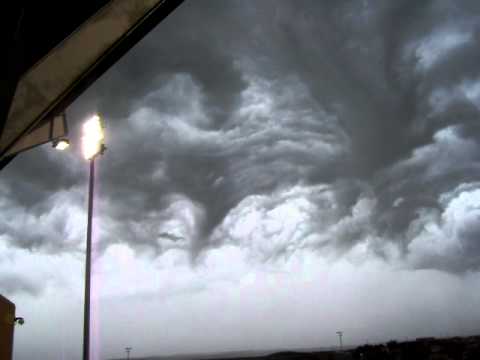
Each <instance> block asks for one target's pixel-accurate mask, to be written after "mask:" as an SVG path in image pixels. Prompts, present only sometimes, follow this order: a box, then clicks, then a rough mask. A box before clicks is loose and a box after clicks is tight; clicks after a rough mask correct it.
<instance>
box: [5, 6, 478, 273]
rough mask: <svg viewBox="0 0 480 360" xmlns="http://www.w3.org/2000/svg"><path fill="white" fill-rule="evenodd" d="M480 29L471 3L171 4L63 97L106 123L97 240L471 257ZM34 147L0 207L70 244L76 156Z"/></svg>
mask: <svg viewBox="0 0 480 360" xmlns="http://www.w3.org/2000/svg"><path fill="white" fill-rule="evenodd" d="M479 34H480V8H479V6H478V4H477V2H475V1H462V2H461V3H460V2H456V1H453V0H452V1H445V2H433V1H422V2H416V1H391V2H384V1H364V2H354V1H321V2H320V1H293V0H292V1H281V2H279V1H262V2H244V1H231V2H222V1H208V2H201V3H200V2H198V3H196V2H192V3H186V4H184V5H182V6H181V7H180V8H179V9H178V10H177V11H176V12H175V13H174V14H173V15H172V16H171V17H169V18H168V19H167V20H166V21H165V22H164V23H162V24H161V25H160V26H159V27H158V28H157V29H156V30H155V31H154V32H153V33H152V34H150V35H149V36H148V38H147V39H145V41H143V42H142V43H141V44H140V45H138V47H137V48H136V49H135V51H134V52H132V53H131V54H129V55H128V56H127V57H126V58H125V59H123V60H122V61H121V63H119V64H118V66H116V67H115V68H114V69H112V70H111V71H110V72H109V73H108V74H106V75H105V77H104V78H103V79H101V80H100V81H99V82H98V83H97V84H96V85H95V86H94V87H93V88H92V89H91V90H90V91H89V92H88V93H86V94H85V95H84V96H83V97H82V99H80V101H79V102H78V103H77V104H75V105H74V106H73V107H72V108H71V109H70V111H69V114H70V117H71V118H72V119H81V118H82V116H84V115H85V114H86V111H85V110H84V109H85V108H86V107H87V106H88V107H89V110H88V111H92V110H98V111H101V112H102V113H103V114H105V116H106V118H107V121H108V125H107V128H108V148H109V149H108V152H107V153H106V154H105V156H104V157H103V158H102V159H101V160H100V161H99V166H98V168H99V178H100V179H101V180H100V184H101V185H100V189H99V190H98V194H100V199H101V201H100V205H99V206H98V210H99V213H100V214H101V219H102V228H101V236H100V238H101V242H102V247H103V248H105V247H107V246H108V245H109V244H112V243H124V242H126V243H129V244H130V245H131V246H133V247H135V248H137V249H143V250H153V251H155V252H156V253H163V252H164V251H166V250H168V249H172V248H178V249H184V250H187V251H189V253H190V254H191V258H192V259H197V258H198V255H199V254H201V253H202V252H203V251H205V250H208V249H210V248H212V247H217V246H220V245H222V244H225V243H234V244H237V245H238V246H241V247H245V248H248V249H249V251H251V255H252V257H253V258H256V259H262V260H265V259H270V258H277V257H279V256H284V255H285V256H288V254H291V253H292V252H294V251H296V250H297V249H303V248H311V249H314V250H316V251H326V252H332V253H334V254H342V253H345V252H347V251H348V250H351V249H362V251H363V252H364V253H365V254H366V255H365V256H368V254H372V255H373V254H374V255H376V256H380V257H382V258H385V259H393V258H395V259H397V258H402V259H403V260H404V261H405V263H406V264H407V265H409V266H413V267H416V268H434V269H441V270H446V271H452V272H464V271H468V270H478V268H479V266H480V247H479V246H478V244H477V243H478V241H477V238H478V237H477V235H478V233H479V231H480V230H478V228H479V221H478V216H479V215H478V206H477V204H478V201H477V200H476V199H477V198H478V192H479V191H480V185H479V183H478V178H479V175H480V171H479V170H480V167H479V165H480V164H479V160H480V159H479V157H480V155H479V154H480V151H479V150H480V146H479V140H478V135H479V125H478V119H479V108H478V107H479V105H480V95H479V94H480V90H479V89H480V86H479V81H480V68H479V67H478V63H479V60H480V49H479V47H478V40H479ZM74 133H75V132H74ZM45 152H47V150H45V151H44V152H42V153H39V154H38V155H36V156H37V158H35V157H34V156H33V155H32V159H31V161H30V163H31V164H32V166H33V165H34V164H38V163H39V161H41V162H42V163H44V164H47V165H48V168H51V169H52V170H51V171H46V170H38V171H45V173H43V174H42V176H37V175H35V176H33V175H32V174H30V176H29V174H28V173H25V170H23V169H20V168H18V167H16V166H15V163H13V164H12V165H11V166H9V168H7V169H6V170H5V171H4V172H3V174H2V179H1V181H2V192H3V194H4V199H5V200H4V201H5V202H4V203H3V204H4V205H3V206H5V207H6V208H8V210H9V211H10V212H11V213H10V219H13V218H15V217H18V216H23V217H25V219H27V220H26V221H27V223H28V224H31V225H30V226H28V229H26V230H25V231H24V232H22V234H21V235H20V234H19V229H18V228H16V227H15V226H16V225H14V224H15V222H12V221H10V220H4V221H3V222H1V223H0V231H1V233H2V236H4V237H6V239H7V240H8V241H9V243H11V244H14V245H16V246H20V247H26V248H41V249H44V250H49V251H51V249H56V250H57V251H58V250H65V251H71V249H72V247H73V248H74V247H76V246H77V247H78V246H79V244H81V235H80V233H76V232H73V233H72V231H71V229H70V221H71V217H69V218H68V219H70V220H68V219H67V218H66V217H65V216H64V214H65V213H68V211H72V210H67V209H62V208H61V206H60V207H59V205H58V203H56V204H57V205H53V203H52V196H53V197H55V196H58V195H52V192H53V191H54V190H57V191H58V190H60V189H62V191H66V192H73V194H76V193H78V191H79V189H81V188H80V186H82V184H84V181H85V177H84V174H83V172H79V171H78V169H79V168H81V167H82V165H81V163H80V162H79V161H78V160H73V159H74V155H69V161H68V164H67V162H66V161H64V160H61V158H59V157H56V156H54V157H52V155H49V156H47V155H45ZM40 157H41V160H39V158H40ZM23 166H24V165H23ZM32 169H33V168H32ZM42 169H45V167H42ZM34 174H37V172H34ZM59 174H62V175H61V176H60V175H59ZM3 189H5V190H3ZM82 191H83V190H82ZM76 196H77V195H72V199H73V200H72V201H74V203H75V204H77V203H79V204H81V201H79V200H81V196H79V197H76ZM75 199H76V200H75ZM66 201H69V200H66ZM5 204H6V205H5ZM40 223H42V224H48V225H44V226H46V228H45V229H44V231H40V232H37V231H35V233H33V230H30V229H33V228H35V229H36V230H38V226H39V225H35V224H40ZM40 228H41V227H40ZM47 228H48V229H47ZM40 233H41V234H42V235H41V236H40V237H38V234H40ZM45 234H48V235H45ZM65 238H67V239H68V241H66V242H64V241H63V239H65ZM60 243H62V244H63V245H62V246H58V245H57V244H60ZM65 244H67V245H68V246H67V245H65ZM70 245H71V246H70Z"/></svg>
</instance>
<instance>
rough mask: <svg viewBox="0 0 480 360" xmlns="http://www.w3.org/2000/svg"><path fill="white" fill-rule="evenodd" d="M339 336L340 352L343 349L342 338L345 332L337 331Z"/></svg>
mask: <svg viewBox="0 0 480 360" xmlns="http://www.w3.org/2000/svg"><path fill="white" fill-rule="evenodd" d="M337 335H338V340H339V341H340V350H342V349H343V342H342V337H343V331H337Z"/></svg>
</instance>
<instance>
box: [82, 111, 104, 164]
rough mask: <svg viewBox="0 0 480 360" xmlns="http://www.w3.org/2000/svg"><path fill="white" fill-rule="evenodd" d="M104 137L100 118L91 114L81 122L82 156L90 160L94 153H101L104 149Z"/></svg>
mask: <svg viewBox="0 0 480 360" xmlns="http://www.w3.org/2000/svg"><path fill="white" fill-rule="evenodd" d="M104 139H105V133H104V129H103V124H102V119H101V118H100V116H98V115H93V116H92V117H91V118H90V119H88V120H87V121H86V122H85V124H83V135H82V150H83V156H84V158H85V159H87V160H91V159H93V158H94V157H95V156H96V155H98V154H100V153H103V151H104V150H105V144H104Z"/></svg>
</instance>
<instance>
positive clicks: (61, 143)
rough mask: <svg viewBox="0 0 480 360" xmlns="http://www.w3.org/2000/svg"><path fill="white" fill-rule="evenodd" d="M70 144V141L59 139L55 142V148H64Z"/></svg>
mask: <svg viewBox="0 0 480 360" xmlns="http://www.w3.org/2000/svg"><path fill="white" fill-rule="evenodd" d="M69 146H70V143H69V142H68V140H60V141H59V142H57V143H56V144H55V149H57V150H65V149H66V148H68V147H69Z"/></svg>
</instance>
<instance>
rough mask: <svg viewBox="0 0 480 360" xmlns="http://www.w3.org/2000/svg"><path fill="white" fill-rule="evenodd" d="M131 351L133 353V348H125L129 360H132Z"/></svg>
mask: <svg viewBox="0 0 480 360" xmlns="http://www.w3.org/2000/svg"><path fill="white" fill-rule="evenodd" d="M130 351H132V348H131V347H130V346H129V347H126V348H125V352H126V353H127V360H128V359H130Z"/></svg>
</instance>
